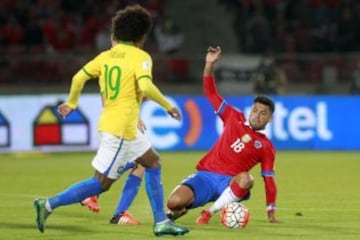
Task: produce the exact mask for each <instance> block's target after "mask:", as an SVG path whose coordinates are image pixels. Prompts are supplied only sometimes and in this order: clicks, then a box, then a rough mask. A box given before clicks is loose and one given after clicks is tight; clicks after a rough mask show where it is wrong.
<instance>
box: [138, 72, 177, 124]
mask: <svg viewBox="0 0 360 240" xmlns="http://www.w3.org/2000/svg"><path fill="white" fill-rule="evenodd" d="M139 88H140V90H141V91H142V92H143V94H144V95H145V96H146V97H147V98H149V99H151V100H153V101H155V102H157V103H158V104H160V105H161V106H162V107H163V108H165V109H166V111H167V113H169V115H170V116H171V117H172V118H174V119H176V120H181V114H180V111H179V110H178V109H177V108H176V107H174V106H172V105H171V104H170V103H169V101H167V100H166V98H165V97H164V95H163V94H162V93H161V92H160V90H159V89H158V88H157V87H156V86H155V85H154V84H153V83H152V81H151V80H145V79H143V80H141V81H139Z"/></svg>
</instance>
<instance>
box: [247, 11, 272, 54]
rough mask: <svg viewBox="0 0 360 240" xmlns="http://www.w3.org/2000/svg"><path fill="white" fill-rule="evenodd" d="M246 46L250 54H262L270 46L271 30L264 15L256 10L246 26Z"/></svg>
mask: <svg viewBox="0 0 360 240" xmlns="http://www.w3.org/2000/svg"><path fill="white" fill-rule="evenodd" d="M246 37H247V39H246V46H245V48H244V49H246V50H248V52H251V53H262V52H264V51H265V50H266V49H267V48H268V47H270V45H271V41H272V37H271V28H270V25H269V22H268V20H267V19H266V17H265V15H264V14H263V12H262V11H261V9H258V10H257V11H256V12H255V14H254V16H252V18H251V19H250V20H249V21H248V22H247V24H246Z"/></svg>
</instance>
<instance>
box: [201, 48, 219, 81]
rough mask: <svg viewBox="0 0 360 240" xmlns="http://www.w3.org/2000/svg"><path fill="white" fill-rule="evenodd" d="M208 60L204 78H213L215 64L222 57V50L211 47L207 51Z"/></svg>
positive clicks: (206, 59)
mask: <svg viewBox="0 0 360 240" xmlns="http://www.w3.org/2000/svg"><path fill="white" fill-rule="evenodd" d="M207 51H208V52H207V54H206V58H205V67H204V77H212V76H214V64H215V63H216V62H217V60H218V59H219V58H220V56H221V48H220V47H219V46H217V47H216V48H214V47H211V46H210V47H209V48H208V50H207Z"/></svg>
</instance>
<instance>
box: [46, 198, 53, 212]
mask: <svg viewBox="0 0 360 240" xmlns="http://www.w3.org/2000/svg"><path fill="white" fill-rule="evenodd" d="M45 208H46V210H48V212H52V209H51V206H50V203H49V200H46V203H45Z"/></svg>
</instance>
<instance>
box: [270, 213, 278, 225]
mask: <svg viewBox="0 0 360 240" xmlns="http://www.w3.org/2000/svg"><path fill="white" fill-rule="evenodd" d="M268 220H269V223H279V221H278V220H277V219H276V218H275V214H274V213H268Z"/></svg>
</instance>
